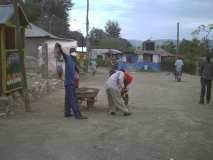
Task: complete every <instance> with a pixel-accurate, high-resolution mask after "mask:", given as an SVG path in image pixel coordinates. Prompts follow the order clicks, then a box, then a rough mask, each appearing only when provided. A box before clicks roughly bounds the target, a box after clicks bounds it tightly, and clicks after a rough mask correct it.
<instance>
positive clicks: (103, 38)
mask: <svg viewBox="0 0 213 160" xmlns="http://www.w3.org/2000/svg"><path fill="white" fill-rule="evenodd" d="M105 29H106V32H104V31H103V30H102V29H98V28H93V29H92V30H91V31H90V34H89V40H90V45H91V48H97V49H102V48H105V49H117V50H120V51H124V52H133V51H134V48H133V47H132V45H131V43H130V42H129V41H128V40H126V39H123V38H119V36H120V31H121V28H120V27H119V25H118V23H117V22H113V21H108V22H107V24H106V27H105ZM100 63H101V62H100Z"/></svg>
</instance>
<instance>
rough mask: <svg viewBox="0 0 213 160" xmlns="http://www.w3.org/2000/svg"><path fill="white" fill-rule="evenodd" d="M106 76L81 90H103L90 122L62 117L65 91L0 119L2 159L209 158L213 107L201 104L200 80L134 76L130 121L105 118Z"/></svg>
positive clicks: (85, 82)
mask: <svg viewBox="0 0 213 160" xmlns="http://www.w3.org/2000/svg"><path fill="white" fill-rule="evenodd" d="M105 76H106V74H105V73H104V72H103V73H99V74H97V75H96V76H95V77H86V78H84V80H83V82H82V83H81V86H89V87H97V88H100V89H101V92H100V94H99V96H98V101H97V103H96V105H95V108H93V109H91V110H89V111H86V110H83V112H84V114H86V115H88V117H89V119H88V120H82V121H79V120H75V119H74V118H64V117H63V100H64V91H63V88H61V89H59V90H57V91H56V92H54V93H51V94H50V95H48V96H46V97H44V98H42V99H41V100H40V101H39V102H37V103H34V104H33V112H32V113H22V112H18V114H17V115H16V116H14V117H11V118H9V119H8V120H5V119H0V160H169V159H171V158H173V159H174V160H212V159H213V103H211V104H210V105H204V106H202V105H199V104H198V101H199V99H198V97H199V87H200V86H199V77H195V76H190V75H184V78H183V82H181V83H177V82H174V80H173V77H172V75H167V74H166V73H134V76H135V81H134V85H133V86H132V88H131V98H130V99H131V101H130V107H131V109H132V112H133V115H132V116H130V117H123V116H110V115H107V101H106V97H105V92H104V86H103V85H104V80H105Z"/></svg>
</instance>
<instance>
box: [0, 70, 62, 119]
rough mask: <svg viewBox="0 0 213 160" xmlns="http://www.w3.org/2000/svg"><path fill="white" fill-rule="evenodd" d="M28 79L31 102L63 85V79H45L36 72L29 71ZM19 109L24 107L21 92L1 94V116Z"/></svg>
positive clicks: (11, 113)
mask: <svg viewBox="0 0 213 160" xmlns="http://www.w3.org/2000/svg"><path fill="white" fill-rule="evenodd" d="M27 80H28V94H29V97H30V102H35V101H37V100H38V99H39V98H41V97H43V96H44V95H47V94H48V93H50V92H52V91H54V90H55V89H58V88H62V87H63V81H61V80H58V79H56V78H48V79H44V78H42V77H41V75H39V74H36V73H28V74H27ZM19 109H22V110H23V109H24V103H23V97H22V95H21V93H20V92H14V93H12V94H10V95H9V96H2V97H1V96H0V117H1V116H8V115H13V114H14V113H15V111H17V110H19Z"/></svg>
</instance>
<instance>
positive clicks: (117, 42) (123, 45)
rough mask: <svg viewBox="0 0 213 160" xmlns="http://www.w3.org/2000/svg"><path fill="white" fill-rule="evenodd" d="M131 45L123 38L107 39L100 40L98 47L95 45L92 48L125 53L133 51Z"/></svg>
mask: <svg viewBox="0 0 213 160" xmlns="http://www.w3.org/2000/svg"><path fill="white" fill-rule="evenodd" d="M131 47H132V46H131V44H130V43H129V42H128V41H127V40H126V39H122V38H113V37H106V38H103V39H101V40H100V42H99V43H98V45H93V46H92V48H100V49H101V48H105V49H117V50H120V51H123V52H128V51H132V48H131Z"/></svg>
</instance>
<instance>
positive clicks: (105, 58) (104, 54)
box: [89, 49, 122, 66]
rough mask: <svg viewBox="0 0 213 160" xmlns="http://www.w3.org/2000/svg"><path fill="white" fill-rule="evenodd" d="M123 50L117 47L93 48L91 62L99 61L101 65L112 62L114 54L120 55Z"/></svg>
mask: <svg viewBox="0 0 213 160" xmlns="http://www.w3.org/2000/svg"><path fill="white" fill-rule="evenodd" d="M121 53H122V52H121V51H119V50H116V49H91V52H90V57H89V59H90V62H91V63H94V62H95V63H97V66H99V65H101V66H102V65H106V64H107V63H110V61H111V57H112V55H118V54H121Z"/></svg>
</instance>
